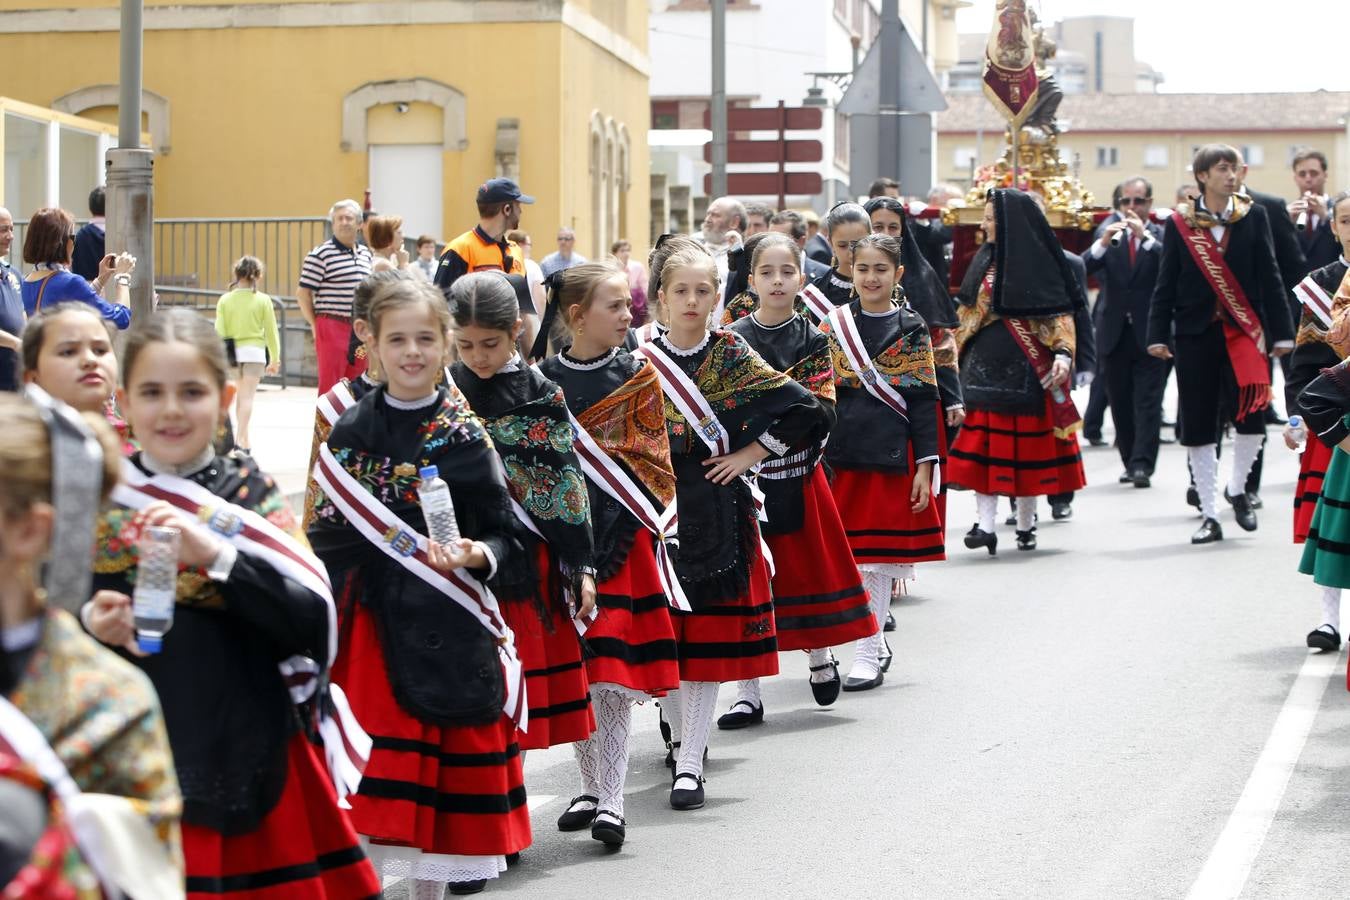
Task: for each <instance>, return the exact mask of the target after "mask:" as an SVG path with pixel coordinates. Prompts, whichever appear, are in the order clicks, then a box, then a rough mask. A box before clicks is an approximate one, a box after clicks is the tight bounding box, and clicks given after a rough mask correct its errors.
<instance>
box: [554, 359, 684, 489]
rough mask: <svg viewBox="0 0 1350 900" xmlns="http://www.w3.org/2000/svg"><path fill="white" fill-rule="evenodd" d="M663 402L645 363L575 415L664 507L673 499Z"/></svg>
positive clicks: (654, 378)
mask: <svg viewBox="0 0 1350 900" xmlns="http://www.w3.org/2000/svg"><path fill="white" fill-rule="evenodd" d="M664 406H665V397H664V395H663V394H662V393H661V382H660V380H659V379H658V378H657V376H656V369H655V368H653V367H652V364H651V363H649V362H643V364H642V368H641V369H639V370H638V371H637V373H636V374H635V375H634V376H633V377H632V378H630V379H628V381H626V382H624V383H623V384H622V385H621V386H620V387H619V389H618V390H616V391H614V392H613V393H612V394H610V395H609V396H608V397H606V398H604V399H603V400H600V401H599V402H597V403H595V404H593V405H592V406H591V407H590V408H589V409H587V410H586V411H584V412H583V413H582V414H581V415H579V416H577V421H578V422H580V423H581V427H583V428H585V429H586V431H587V432H588V433H589V434H590V435H591V437H593V438H595V442H596V443H597V444H599V445H600V447H601V448H602V449H603V450H604V451H605V452H606V453H608V454H609V455H610V456H612V457H613V458H614V459H615V460H617V461H618V462H619V464H620V465H622V466H623V467H624V468H625V469H627V470H628V472H629V474H631V475H632V476H633V477H634V478H635V479H637V481H638V482H639V483H640V484H641V485H642V486H643V487H644V488H646V489H647V491H649V492H650V493H651V495H652V496H653V497H655V498H656V499H657V500H658V501H659V502H660V503H661V504H662V505H663V506H669V505H670V503H671V501H673V500H674V499H675V472H674V470H672V469H671V463H670V439H669V438H668V437H667V435H666V423H665V412H664Z"/></svg>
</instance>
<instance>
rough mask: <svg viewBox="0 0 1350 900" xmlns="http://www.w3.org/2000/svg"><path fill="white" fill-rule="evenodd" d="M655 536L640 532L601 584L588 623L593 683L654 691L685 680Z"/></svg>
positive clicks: (589, 670)
mask: <svg viewBox="0 0 1350 900" xmlns="http://www.w3.org/2000/svg"><path fill="white" fill-rule="evenodd" d="M653 541H654V538H653V537H652V536H651V535H650V534H649V533H647V532H646V531H640V532H638V534H637V535H636V537H635V538H634V540H633V547H632V549H631V550H629V551H628V559H627V560H625V561H624V564H623V567H622V568H620V569H619V571H617V572H615V573H614V574H613V575H612V576H610V577H609V578H607V579H605V580H604V581H603V582H601V583H600V584H599V585H598V586H597V587H596V602H595V608H596V610H597V612H596V617H595V621H593V622H591V624H590V626H589V627H588V628H587V629H586V646H587V648H588V649H589V650H590V653H591V655H590V657H589V658H588V659H587V660H586V671H587V674H588V675H589V676H590V681H591V683H592V684H617V685H620V686H622V687H626V688H630V689H632V690H635V691H643V692H645V693H648V694H651V695H653V696H661V695H662V694H665V693H666V692H667V691H673V690H675V688H677V687H679V686H680V665H679V662H678V660H679V655H678V651H677V649H676V646H675V628H674V626H673V625H672V624H671V621H670V603H669V601H668V600H667V599H666V591H665V588H663V587H662V586H661V577H660V575H659V574H658V570H657V566H656V550H655V545H654V543H653Z"/></svg>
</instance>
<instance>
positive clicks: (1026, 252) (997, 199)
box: [958, 188, 1086, 317]
mask: <svg viewBox="0 0 1350 900" xmlns="http://www.w3.org/2000/svg"><path fill="white" fill-rule="evenodd" d="M990 200H991V202H993V204H994V222H995V226H996V228H995V232H996V237H997V240H996V242H995V243H994V244H993V245H992V246H991V245H990V243H989V242H988V241H986V242H985V244H984V245H983V246H982V247H980V249H979V250H977V251H976V253H975V257H974V258H973V259H972V260H971V262H970V268H968V269H967V270H966V275H965V278H963V279H962V280H961V291H960V293H959V294H958V300H959V301H960V302H961V303H964V304H966V305H967V306H970V305H973V304H974V303H975V298H976V296H977V295H978V294H979V290H980V281H981V280H982V279H983V278H984V273H985V272H986V271H987V270H988V269H989V263H990V262H991V261H992V262H993V263H994V296H993V308H994V312H996V313H998V314H999V315H1001V316H1017V317H1026V316H1056V315H1060V314H1061V313H1071V312H1073V311H1074V308H1075V307H1076V306H1079V305H1084V304H1085V301H1086V298H1084V297H1082V296H1081V292H1080V291H1079V288H1078V280H1077V279H1076V278H1074V275H1073V272H1072V271H1071V270H1070V269H1069V263H1068V260H1066V259H1065V258H1064V248H1063V247H1062V246H1060V243H1059V238H1057V237H1055V232H1054V230H1053V229H1052V228H1051V227H1050V223H1049V222H1047V221H1046V219H1045V213H1043V212H1041V210H1040V207H1038V206H1037V205H1036V201H1035V200H1033V199H1032V198H1031V196H1030V195H1029V194H1026V193H1023V192H1022V191H1018V190H1014V189H1012V188H999V189H998V190H995V191H991V192H990Z"/></svg>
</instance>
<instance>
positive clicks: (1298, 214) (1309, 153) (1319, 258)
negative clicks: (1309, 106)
mask: <svg viewBox="0 0 1350 900" xmlns="http://www.w3.org/2000/svg"><path fill="white" fill-rule="evenodd" d="M1294 186H1295V187H1297V188H1298V199H1297V200H1294V201H1293V202H1291V203H1290V204H1289V205H1288V206H1287V207H1286V209H1287V211H1288V213H1289V219H1290V221H1292V222H1293V223H1294V224H1295V225H1296V226H1300V227H1299V228H1298V243H1299V247H1300V248H1301V249H1302V250H1303V256H1304V259H1305V260H1306V261H1307V264H1308V271H1309V272H1311V271H1313V270H1314V269H1320V268H1322V267H1323V266H1328V265H1331V264H1332V263H1334V262H1335V261H1336V260H1337V259H1339V258H1340V255H1341V243H1340V241H1338V240H1336V236H1335V235H1334V234H1332V233H1331V213H1330V212H1329V211H1328V210H1327V157H1326V154H1324V153H1322V151H1320V150H1314V149H1312V148H1311V147H1302V148H1300V149H1298V150H1295V151H1294Z"/></svg>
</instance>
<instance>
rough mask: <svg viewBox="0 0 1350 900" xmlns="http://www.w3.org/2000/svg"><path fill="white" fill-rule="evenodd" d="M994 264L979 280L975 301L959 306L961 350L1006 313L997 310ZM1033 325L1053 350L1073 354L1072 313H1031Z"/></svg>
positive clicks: (1074, 340)
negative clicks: (993, 293)
mask: <svg viewBox="0 0 1350 900" xmlns="http://www.w3.org/2000/svg"><path fill="white" fill-rule="evenodd" d="M992 283H993V267H992V266H991V267H990V270H989V273H988V274H986V276H985V278H984V280H983V281H981V282H980V287H979V291H978V293H977V294H976V297H975V302H974V303H972V304H969V305H967V304H965V303H962V304H961V305H960V306H958V307H957V308H956V317H957V319H958V320H959V322H960V324H959V325H958V326H957V328H956V346H957V348H958V350H963V349H965V346H966V344H968V343H969V342H970V340H971V338H973V337H975V335H977V334H979V332H980V331H981V330H982V329H984V328H987V327H988V326H990V325H993V324H995V323H996V322H999V321H1000V320H1001V319H1002V318H1003V317H1002V316H1000V315H999V314H998V313H996V312H994V307H993V295H992V287H991V286H992ZM1025 321H1026V322H1028V323H1029V324H1030V325H1031V329H1032V331H1033V332H1034V333H1035V335H1036V338H1037V339H1038V340H1039V341H1040V342H1041V343H1042V344H1044V345H1045V346H1046V347H1048V348H1049V349H1050V351H1051V352H1055V351H1059V350H1064V351H1067V352H1068V353H1069V354H1070V355H1072V354H1073V352H1074V348H1075V346H1076V344H1077V340H1076V335H1075V331H1074V322H1073V313H1060V314H1059V315H1054V316H1032V317H1028V318H1026V319H1025Z"/></svg>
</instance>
